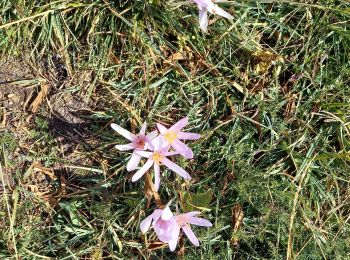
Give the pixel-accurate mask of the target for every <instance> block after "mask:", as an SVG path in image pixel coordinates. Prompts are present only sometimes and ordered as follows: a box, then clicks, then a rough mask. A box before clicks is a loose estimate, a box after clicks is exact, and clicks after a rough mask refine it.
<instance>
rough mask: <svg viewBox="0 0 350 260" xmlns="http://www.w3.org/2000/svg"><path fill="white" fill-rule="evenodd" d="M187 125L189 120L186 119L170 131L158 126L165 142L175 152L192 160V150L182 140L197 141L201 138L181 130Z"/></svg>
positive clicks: (181, 120)
mask: <svg viewBox="0 0 350 260" xmlns="http://www.w3.org/2000/svg"><path fill="white" fill-rule="evenodd" d="M187 123H188V118H187V117H184V118H182V119H180V120H179V121H178V122H177V123H175V124H174V125H173V126H172V127H170V128H169V129H167V128H166V127H165V126H163V125H162V124H159V123H158V124H157V126H158V130H159V132H160V133H161V135H162V136H163V137H164V139H165V141H166V142H167V143H168V144H169V145H171V146H172V147H173V148H174V149H175V151H177V152H178V153H179V154H181V155H183V156H184V157H185V158H187V159H192V158H193V152H192V150H191V149H190V148H189V147H188V146H187V145H186V144H184V143H183V142H181V141H180V140H197V139H199V138H200V137H201V136H200V135H199V134H194V133H186V132H182V131H181V130H182V129H183V128H184V127H185V126H186V125H187Z"/></svg>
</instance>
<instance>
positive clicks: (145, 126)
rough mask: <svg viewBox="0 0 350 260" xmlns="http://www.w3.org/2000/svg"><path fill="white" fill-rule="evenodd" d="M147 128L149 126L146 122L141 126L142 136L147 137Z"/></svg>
mask: <svg viewBox="0 0 350 260" xmlns="http://www.w3.org/2000/svg"><path fill="white" fill-rule="evenodd" d="M146 128H147V124H146V122H144V123H143V124H142V126H141V130H140V135H145V133H146Z"/></svg>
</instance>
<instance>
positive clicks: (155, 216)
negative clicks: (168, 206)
mask: <svg viewBox="0 0 350 260" xmlns="http://www.w3.org/2000/svg"><path fill="white" fill-rule="evenodd" d="M162 214H163V210H162V209H156V210H154V211H153V214H152V215H153V220H154V222H156V221H157V220H158V219H159V218H160V216H161V215H162ZM154 222H153V224H154Z"/></svg>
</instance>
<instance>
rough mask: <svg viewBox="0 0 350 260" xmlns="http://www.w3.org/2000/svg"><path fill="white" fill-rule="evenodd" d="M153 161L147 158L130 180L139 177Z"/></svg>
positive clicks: (135, 179)
mask: <svg viewBox="0 0 350 260" xmlns="http://www.w3.org/2000/svg"><path fill="white" fill-rule="evenodd" d="M153 163H154V162H153V161H152V160H151V159H148V161H147V162H146V163H145V164H144V165H143V166H142V167H141V169H140V170H138V171H137V172H136V173H135V174H134V175H133V176H132V179H131V180H132V181H137V180H138V179H140V178H141V177H142V176H143V175H144V174H145V173H146V172H147V171H148V170H149V168H151V167H152V165H153Z"/></svg>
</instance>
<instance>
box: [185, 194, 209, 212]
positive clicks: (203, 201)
mask: <svg viewBox="0 0 350 260" xmlns="http://www.w3.org/2000/svg"><path fill="white" fill-rule="evenodd" d="M181 197H182V205H181V206H182V209H183V211H185V212H188V211H194V210H209V209H208V206H209V204H210V202H211V200H212V198H213V192H212V190H211V189H209V190H208V191H206V192H204V193H192V192H186V191H185V192H182V193H181Z"/></svg>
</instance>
